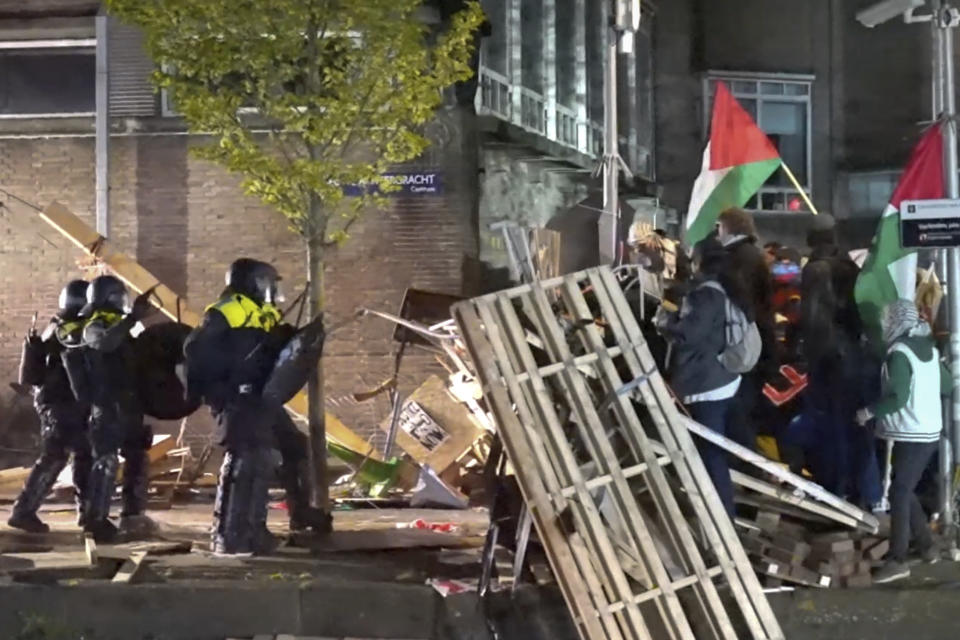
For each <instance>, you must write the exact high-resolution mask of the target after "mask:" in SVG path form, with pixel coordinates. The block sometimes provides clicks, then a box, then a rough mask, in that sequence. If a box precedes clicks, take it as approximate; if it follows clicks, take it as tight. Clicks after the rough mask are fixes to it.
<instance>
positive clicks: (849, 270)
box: [800, 245, 862, 366]
mask: <svg viewBox="0 0 960 640" xmlns="http://www.w3.org/2000/svg"><path fill="white" fill-rule="evenodd" d="M859 275H860V268H859V267H857V265H856V263H855V262H853V260H851V259H850V258H849V256H847V255H846V254H845V253H844V252H843V251H842V250H841V249H839V248H838V247H836V246H835V245H823V246H819V247H817V248H816V249H814V251H813V252H812V253H811V255H810V260H809V261H808V262H807V264H806V266H804V268H803V275H802V281H801V294H800V295H801V297H800V326H801V331H802V336H803V344H804V353H805V355H806V356H807V360H808V362H809V364H810V365H811V366H814V365H815V363H816V362H818V361H820V360H823V359H825V358H828V359H829V358H835V357H837V356H839V355H841V354H840V351H843V350H844V345H856V344H858V343H859V341H860V334H861V332H862V326H861V322H860V313H859V311H858V309H857V303H856V300H855V298H854V287H855V286H856V283H857V277H858V276H859Z"/></svg>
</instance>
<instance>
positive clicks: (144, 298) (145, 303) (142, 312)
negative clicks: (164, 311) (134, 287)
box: [130, 289, 157, 320]
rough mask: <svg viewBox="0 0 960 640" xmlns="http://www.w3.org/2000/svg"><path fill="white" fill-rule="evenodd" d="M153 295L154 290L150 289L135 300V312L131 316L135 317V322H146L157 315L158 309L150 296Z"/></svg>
mask: <svg viewBox="0 0 960 640" xmlns="http://www.w3.org/2000/svg"><path fill="white" fill-rule="evenodd" d="M152 295H153V289H149V290H147V291H144V292H143V293H141V294H140V295H138V296H137V297H136V298H135V299H134V300H133V310H132V311H131V312H130V315H131V316H133V319H134V320H145V319H146V318H149V317H150V316H152V315H153V314H154V313H156V311H157V308H156V307H155V306H153V304H152V303H151V302H150V296H152Z"/></svg>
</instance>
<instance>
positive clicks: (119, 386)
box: [83, 314, 143, 421]
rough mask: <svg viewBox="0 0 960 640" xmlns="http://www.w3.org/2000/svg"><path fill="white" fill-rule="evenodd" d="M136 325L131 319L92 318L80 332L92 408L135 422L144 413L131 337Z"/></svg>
mask: <svg viewBox="0 0 960 640" xmlns="http://www.w3.org/2000/svg"><path fill="white" fill-rule="evenodd" d="M115 315H119V314H115ZM135 324H136V320H134V319H133V318H132V317H131V316H126V317H122V318H120V319H115V318H114V317H98V316H97V314H94V316H93V317H92V318H91V319H90V320H89V321H88V322H87V324H86V326H85V327H84V329H83V341H84V343H85V346H84V347H83V354H84V359H85V361H86V366H87V372H88V375H89V384H90V391H91V396H90V404H91V407H92V408H94V409H96V410H97V413H99V414H106V415H108V416H110V415H113V414H114V412H116V414H117V417H118V418H121V419H123V420H127V419H130V420H134V421H136V420H138V419H140V420H142V412H143V410H142V407H141V403H140V393H139V389H138V388H137V370H136V361H135V354H134V350H133V337H132V336H131V335H130V329H131V328H132V327H133V325H135Z"/></svg>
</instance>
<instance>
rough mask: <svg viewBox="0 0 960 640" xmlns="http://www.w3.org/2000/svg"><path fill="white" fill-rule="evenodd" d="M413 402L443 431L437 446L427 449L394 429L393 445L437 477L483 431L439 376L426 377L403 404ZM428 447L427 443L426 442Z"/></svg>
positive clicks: (387, 422)
mask: <svg viewBox="0 0 960 640" xmlns="http://www.w3.org/2000/svg"><path fill="white" fill-rule="evenodd" d="M410 403H415V404H416V405H419V407H420V408H422V409H423V411H424V412H426V413H427V414H428V415H429V417H430V418H432V420H433V421H434V422H436V423H437V424H438V425H439V426H440V428H441V429H442V430H443V436H444V437H443V438H441V441H440V443H439V444H438V445H437V446H435V447H434V448H432V449H430V448H428V447H427V446H425V444H424V442H421V441H420V440H418V439H417V438H416V437H414V436H412V435H411V434H409V433H407V432H406V431H404V430H403V429H402V428H400V429H397V444H399V445H400V446H401V447H402V448H403V450H404V451H406V452H407V453H408V454H410V456H411V457H413V459H414V460H416V461H417V462H418V463H420V464H427V465H430V467H431V468H432V469H433V470H434V471H436V472H437V473H438V474H439V473H443V472H444V471H446V469H447V468H448V467H450V465H452V464H453V463H454V462H456V461H457V460H458V459H459V458H460V457H461V456H463V454H465V453H466V452H468V451H469V450H470V448H471V447H472V446H473V444H474V443H475V442H476V441H477V440H478V439H479V438H481V437H482V436H483V434H484V433H485V431H484V429H483V428H482V427H480V425H478V424H477V423H476V422H475V421H474V419H473V416H472V414H471V413H470V410H469V409H468V408H467V406H466V405H465V404H463V403H461V402H459V401H458V400H457V399H456V398H454V397H453V396H452V395H451V394H450V392H449V391H447V384H446V382H445V381H444V380H443V379H442V378H440V377H439V376H435V375H434V376H430V377H429V378H427V379H426V381H424V383H423V384H422V385H420V387H418V388H417V390H416V391H414V392H413V393H412V394H410V396H409V397H408V398H407V399H406V400H404V405H405V407H406V405H409V404H410ZM380 428H381V429H382V430H383V431H384V432H388V431H389V429H390V419H389V418H387V419H386V420H384V421H383V422H381V423H380ZM426 442H427V444H429V441H426Z"/></svg>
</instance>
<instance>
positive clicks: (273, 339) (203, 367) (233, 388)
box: [183, 309, 285, 411]
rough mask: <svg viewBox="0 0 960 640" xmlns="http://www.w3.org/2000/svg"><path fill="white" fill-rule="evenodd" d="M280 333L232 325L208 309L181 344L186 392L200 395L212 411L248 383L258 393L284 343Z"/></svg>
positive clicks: (217, 313) (223, 404)
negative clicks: (185, 374) (185, 373)
mask: <svg viewBox="0 0 960 640" xmlns="http://www.w3.org/2000/svg"><path fill="white" fill-rule="evenodd" d="M281 334H282V332H281V331H273V332H269V333H268V332H267V331H264V330H263V329H259V328H253V327H249V328H247V327H243V328H232V327H231V326H230V324H229V323H228V322H227V320H226V318H224V316H223V314H221V313H220V312H219V311H217V310H216V309H210V310H209V311H207V312H206V313H205V314H204V316H203V321H202V322H201V323H200V326H199V327H197V328H196V329H194V331H193V332H192V333H191V334H190V335H189V336H188V337H187V340H186V342H185V343H184V347H183V351H184V355H185V356H186V363H187V393H188V394H190V395H192V396H194V397H202V398H203V400H204V402H206V403H207V404H208V405H209V406H210V407H211V408H212V409H214V411H220V410H222V409H223V407H225V406H226V405H227V403H228V402H230V401H231V400H232V399H233V398H235V397H236V396H237V395H238V393H239V390H240V387H241V386H245V385H250V392H251V393H252V394H255V395H257V396H259V395H260V393H261V392H262V391H263V387H264V385H265V384H266V382H267V379H268V378H269V376H270V373H271V372H272V371H273V367H274V364H275V363H276V361H277V355H278V354H279V353H280V350H281V349H282V348H283V345H284V343H285V339H284V337H285V336H282V335H281Z"/></svg>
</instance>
